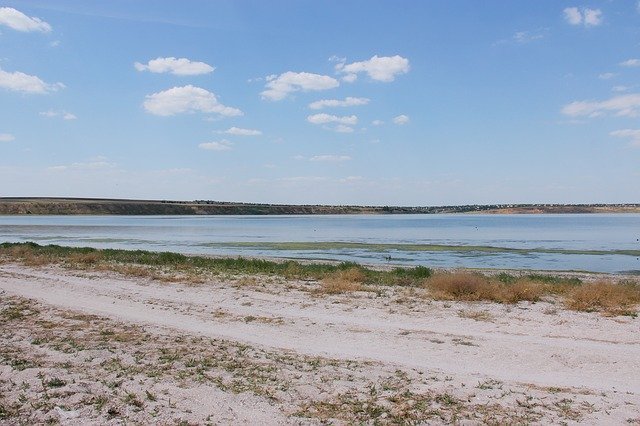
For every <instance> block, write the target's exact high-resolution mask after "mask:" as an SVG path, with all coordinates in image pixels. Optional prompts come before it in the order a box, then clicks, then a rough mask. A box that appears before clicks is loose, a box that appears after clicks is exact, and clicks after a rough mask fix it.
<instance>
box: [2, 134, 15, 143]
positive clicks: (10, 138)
mask: <svg viewBox="0 0 640 426" xmlns="http://www.w3.org/2000/svg"><path fill="white" fill-rule="evenodd" d="M15 139H16V138H15V136H13V135H11V134H9V133H0V142H11V141H13V140H15Z"/></svg>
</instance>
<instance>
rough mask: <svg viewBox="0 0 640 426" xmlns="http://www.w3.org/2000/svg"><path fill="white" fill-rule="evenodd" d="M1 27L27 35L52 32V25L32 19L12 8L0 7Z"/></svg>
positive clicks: (38, 19)
mask: <svg viewBox="0 0 640 426" xmlns="http://www.w3.org/2000/svg"><path fill="white" fill-rule="evenodd" d="M0 25H6V26H7V27H9V28H11V29H14V30H16V31H22V32H25V33H28V32H33V31H38V32H41V33H48V32H50V31H51V25H49V24H47V23H46V22H44V21H43V20H42V19H40V18H35V17H31V18H30V17H28V16H27V15H25V14H24V13H22V12H20V11H19V10H16V9H14V8H12V7H0Z"/></svg>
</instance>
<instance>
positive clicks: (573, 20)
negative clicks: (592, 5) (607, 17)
mask: <svg viewBox="0 0 640 426" xmlns="http://www.w3.org/2000/svg"><path fill="white" fill-rule="evenodd" d="M564 19H565V20H566V21H567V22H568V23H569V24H571V25H584V26H585V27H597V26H598V25H600V24H601V23H602V11H601V10H600V9H589V8H585V7H583V8H582V9H579V8H577V7H567V8H566V9H564Z"/></svg>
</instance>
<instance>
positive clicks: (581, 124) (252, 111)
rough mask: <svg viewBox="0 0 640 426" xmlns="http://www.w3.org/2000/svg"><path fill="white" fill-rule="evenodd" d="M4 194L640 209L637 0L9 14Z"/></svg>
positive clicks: (1, 38)
mask: <svg viewBox="0 0 640 426" xmlns="http://www.w3.org/2000/svg"><path fill="white" fill-rule="evenodd" d="M0 111H1V113H0V196H76V197H118V198H153V199H182V200H190V199H211V200H224V201H246V202H272V203H305V204H306V203H310V204H316V203H320V204H376V205H442V204H472V203H530V202H532V203H535V202H553V203H581V202H587V203H590V202H639V201H640V197H639V196H640V120H639V117H640V4H639V3H638V2H635V1H601V2H585V3H582V2H573V1H566V2H564V1H555V0H554V1H543V0H541V1H530V2H523V1H517V2H516V1H482V2H479V1H471V0H470V1H373V0H362V1H344V0H343V1H180V2H178V1H160V0H153V1H152V0H138V1H131V0H127V1H123V0H121V1H108V2H105V1H87V0H83V1H80V0H77V1H55V0H46V1H45V0H42V1H0Z"/></svg>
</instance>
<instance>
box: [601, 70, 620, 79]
mask: <svg viewBox="0 0 640 426" xmlns="http://www.w3.org/2000/svg"><path fill="white" fill-rule="evenodd" d="M615 76H616V75H615V74H614V73H612V72H605V73H602V74H600V75H598V78H599V79H600V80H610V79H612V78H613V77H615Z"/></svg>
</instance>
